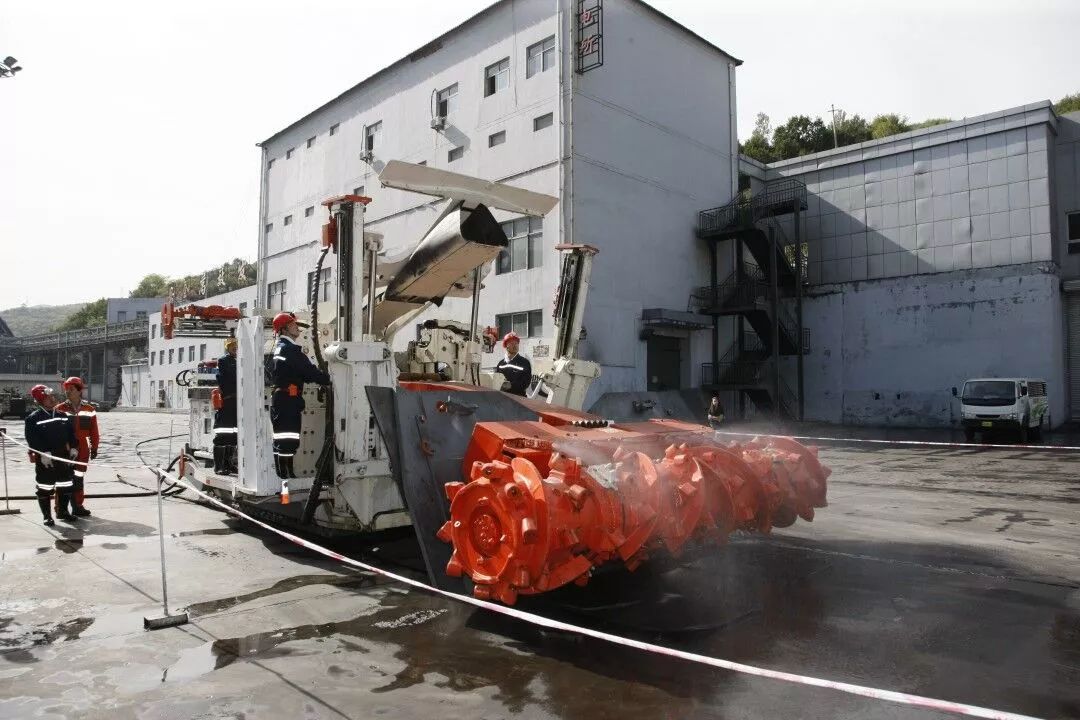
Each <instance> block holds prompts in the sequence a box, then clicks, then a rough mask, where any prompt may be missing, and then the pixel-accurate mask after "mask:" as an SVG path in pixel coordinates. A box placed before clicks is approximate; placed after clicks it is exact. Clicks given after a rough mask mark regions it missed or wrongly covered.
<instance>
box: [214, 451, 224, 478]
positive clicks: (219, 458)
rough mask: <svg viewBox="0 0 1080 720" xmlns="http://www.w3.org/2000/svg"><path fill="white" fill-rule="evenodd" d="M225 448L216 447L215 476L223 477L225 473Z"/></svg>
mask: <svg viewBox="0 0 1080 720" xmlns="http://www.w3.org/2000/svg"><path fill="white" fill-rule="evenodd" d="M224 449H225V448H223V447H221V446H219V445H215V446H214V474H215V475H222V474H224V472H225V453H223V452H222V450H224Z"/></svg>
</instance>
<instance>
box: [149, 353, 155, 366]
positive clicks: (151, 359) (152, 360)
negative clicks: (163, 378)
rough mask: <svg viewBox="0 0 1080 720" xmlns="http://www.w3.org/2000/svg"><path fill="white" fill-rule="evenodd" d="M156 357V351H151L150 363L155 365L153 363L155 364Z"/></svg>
mask: <svg viewBox="0 0 1080 720" xmlns="http://www.w3.org/2000/svg"><path fill="white" fill-rule="evenodd" d="M154 359H155V358H154V353H150V364H151V365H153V364H154Z"/></svg>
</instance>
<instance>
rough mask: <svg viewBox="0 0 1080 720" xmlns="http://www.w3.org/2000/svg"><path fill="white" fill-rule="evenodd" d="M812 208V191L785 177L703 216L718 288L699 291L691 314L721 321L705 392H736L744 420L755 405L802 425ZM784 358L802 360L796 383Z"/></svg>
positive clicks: (702, 234)
mask: <svg viewBox="0 0 1080 720" xmlns="http://www.w3.org/2000/svg"><path fill="white" fill-rule="evenodd" d="M805 209H806V186H805V185H804V184H803V183H801V182H799V181H798V180H795V179H790V178H784V179H781V180H777V181H773V182H770V183H767V184H766V186H765V188H764V190H763V191H761V192H759V193H757V194H754V195H749V196H747V195H742V194H740V195H739V196H737V197H736V198H735V199H734V200H732V201H731V202H729V203H728V204H727V205H724V206H722V207H718V208H713V209H710V210H703V211H701V212H700V213H699V214H698V229H697V235H698V237H699V238H701V239H703V240H705V241H706V242H707V243H708V244H709V250H710V259H711V262H712V268H711V271H712V272H711V275H712V278H713V281H712V284H710V285H707V286H705V287H701V288H697V289H696V290H695V291H694V292H693V294H692V295H691V297H690V301H689V309H691V310H694V311H696V312H698V313H701V314H703V315H710V316H712V317H713V319H714V331H713V332H714V337H713V343H714V353H713V362H710V363H704V364H703V365H702V367H701V385H702V387H703V388H705V389H706V390H711V391H729V392H734V393H735V394H736V396H737V397H738V399H739V411H740V412H739V415H740V416H745V414H746V408H745V401H746V400H749V401H750V402H751V403H753V405H754V406H755V407H756V408H757V410H759V411H760V412H764V413H768V414H772V415H776V416H779V417H781V418H787V419H801V418H802V400H801V398H802V394H803V393H802V387H803V383H802V376H803V372H802V351H803V345H804V344H803V342H802V337H803V325H802V291H803V286H804V283H805V279H806V257H805V255H806V252H805V246H804V243H803V239H802V232H801V229H800V214H801V212H802V211H803V210H805ZM788 214H791V215H793V218H792V220H793V222H792V224H791V225H792V233H791V235H792V236H793V237H789V233H788V232H786V231H785V230H784V227H783V224H782V223H781V222H780V221H779V220H778V218H780V217H782V216H784V215H788ZM728 243H732V244H733V245H728ZM725 251H727V252H726V255H725V254H724V253H725ZM732 256H734V270H732V271H731V272H730V273H729V274H728V275H727V277H725V278H724V279H723V280H722V281H718V279H717V278H718V277H719V268H718V263H719V262H720V259H721V258H722V257H732ZM721 317H732V318H735V342H734V343H733V344H732V345H731V347H730V348H729V349H728V350H727V352H726V353H724V354H723V355H720V354H719V349H720V337H719V332H720V321H719V318H721ZM784 357H794V358H796V363H795V365H796V372H795V373H794V375H795V377H794V378H789V377H787V375H788V374H789V373H790V370H788V369H787V368H786V367H785V366H786V365H790V364H791V363H785V362H784V361H782V359H781V358H784ZM793 385H794V386H795V387H796V388H797V389H798V390H797V391H796V390H793V389H792V386H793Z"/></svg>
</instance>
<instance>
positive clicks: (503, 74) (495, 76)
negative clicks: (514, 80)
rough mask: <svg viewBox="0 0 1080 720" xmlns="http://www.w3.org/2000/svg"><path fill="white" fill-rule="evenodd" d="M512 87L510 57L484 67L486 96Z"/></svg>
mask: <svg viewBox="0 0 1080 720" xmlns="http://www.w3.org/2000/svg"><path fill="white" fill-rule="evenodd" d="M508 87H510V58H503V59H502V60H500V61H499V62H497V63H494V64H492V65H488V66H487V67H486V68H485V69H484V97H489V96H491V95H494V94H495V93H497V92H499V91H500V90H505V89H506V88H508Z"/></svg>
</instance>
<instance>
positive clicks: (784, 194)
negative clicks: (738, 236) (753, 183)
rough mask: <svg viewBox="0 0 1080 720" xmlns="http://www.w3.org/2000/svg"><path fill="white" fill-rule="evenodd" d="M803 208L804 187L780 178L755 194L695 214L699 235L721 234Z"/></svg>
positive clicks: (793, 180)
mask: <svg viewBox="0 0 1080 720" xmlns="http://www.w3.org/2000/svg"><path fill="white" fill-rule="evenodd" d="M795 203H799V206H800V207H804V206H805V205H806V184H805V183H803V182H802V181H801V180H796V179H795V178H781V179H779V180H773V181H771V182H768V183H766V184H765V189H764V190H763V191H762V192H759V193H758V194H756V195H752V196H750V197H744V196H741V195H736V196H735V198H734V199H733V200H732V201H731V202H729V203H727V204H726V205H722V206H720V207H717V208H711V209H709V210H702V211H701V212H699V213H698V232H700V233H710V232H722V231H724V230H733V229H735V228H738V227H751V226H753V225H754V224H755V223H757V221H758V220H761V219H762V218H765V217H768V216H770V215H772V214H774V213H775V212H776V211H777V209H779V208H782V207H789V206H794V205H795Z"/></svg>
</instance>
